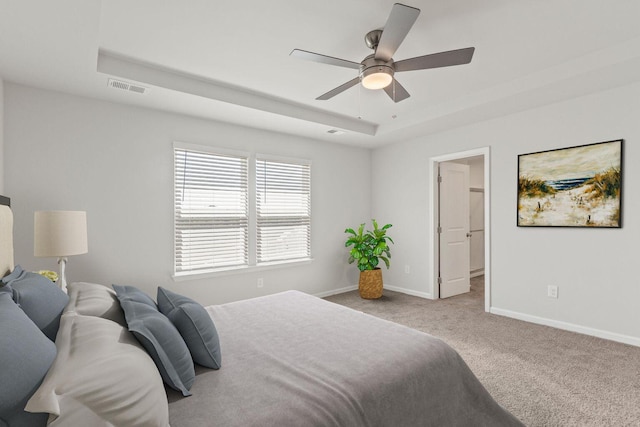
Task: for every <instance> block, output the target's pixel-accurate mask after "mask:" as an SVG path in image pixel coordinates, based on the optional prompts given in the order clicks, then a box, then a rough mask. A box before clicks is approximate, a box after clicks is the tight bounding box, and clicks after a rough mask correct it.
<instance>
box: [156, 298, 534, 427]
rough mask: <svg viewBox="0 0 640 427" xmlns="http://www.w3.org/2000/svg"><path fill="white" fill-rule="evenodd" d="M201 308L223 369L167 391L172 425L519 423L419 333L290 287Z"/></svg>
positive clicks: (437, 343)
mask: <svg viewBox="0 0 640 427" xmlns="http://www.w3.org/2000/svg"><path fill="white" fill-rule="evenodd" d="M207 310H208V311H209V313H210V314H211V316H212V318H213V319H214V322H215V324H216V327H217V329H218V333H219V335H220V343H221V348H222V355H223V360H222V368H221V369H220V370H219V371H213V370H208V369H204V368H200V367H197V369H196V374H197V376H196V381H195V384H194V386H193V388H192V389H191V391H192V393H193V396H191V397H187V398H183V397H182V396H181V395H179V394H178V393H176V392H174V391H172V390H168V391H167V393H168V396H169V413H170V423H171V426H172V427H182V426H198V427H201V426H242V427H248V426H261V427H268V426H278V427H286V426H292V427H293V426H295V427H302V426H323V427H324V426H348V427H356V426H393V427H401V426H492V427H494V426H519V425H522V424H521V423H520V422H519V421H518V420H517V419H516V418H515V417H513V416H512V415H511V414H510V413H508V412H507V411H506V410H504V409H503V408H501V407H500V406H499V405H498V404H497V403H496V402H495V401H494V400H493V399H492V398H491V396H490V395H489V393H488V392H487V391H486V390H485V388H484V387H483V386H482V385H481V384H480V382H479V381H478V379H477V378H476V377H475V376H474V375H473V373H472V372H471V371H470V370H469V368H468V367H467V365H466V364H465V363H464V361H463V360H462V359H461V358H460V356H459V355H458V354H457V353H456V352H455V351H454V350H453V349H452V348H451V347H449V346H448V345H447V344H445V343H444V342H442V341H441V340H439V339H437V338H434V337H432V336H430V335H427V334H424V333H422V332H419V331H416V330H413V329H410V328H407V327H404V326H401V325H397V324H395V323H391V322H387V321H384V320H381V319H378V318H375V317H372V316H369V315H366V314H363V313H361V312H358V311H354V310H351V309H349V308H345V307H342V306H339V305H336V304H333V303H330V302H327V301H324V300H321V299H319V298H316V297H312V296H309V295H306V294H303V293H300V292H295V291H290V292H284V293H281V294H277V295H272V296H267V297H262V298H256V299H252V300H247V301H239V302H234V303H229V304H223V305H219V306H211V307H207Z"/></svg>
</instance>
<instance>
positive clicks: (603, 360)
mask: <svg viewBox="0 0 640 427" xmlns="http://www.w3.org/2000/svg"><path fill="white" fill-rule="evenodd" d="M326 299H327V300H329V301H333V302H336V303H338V304H342V305H345V306H348V307H351V308H353V309H356V310H359V311H363V312H365V313H369V314H372V315H374V316H377V317H381V318H383V319H387V320H391V321H393V322H397V323H400V324H403V325H406V326H409V327H411V328H414V329H418V330H421V331H423V332H426V333H429V334H431V335H434V336H436V337H438V338H441V339H443V340H444V341H446V342H447V343H448V344H449V345H451V346H452V347H453V348H455V349H456V350H457V351H458V352H459V353H460V354H461V355H462V357H463V358H464V360H465V361H466V362H467V364H468V365H469V366H470V367H471V369H472V370H473V372H475V374H476V376H477V377H478V378H479V379H480V381H481V382H482V383H483V384H484V386H485V387H486V388H487V390H489V392H490V393H491V395H492V396H493V397H494V398H495V399H496V400H497V401H498V402H499V403H500V404H501V405H502V406H503V407H505V408H506V409H508V410H509V411H510V412H511V413H512V414H514V415H515V416H516V417H518V418H519V419H520V420H522V422H524V423H525V424H526V425H527V426H532V427H533V426H640V348H638V347H633V346H629V345H625V344H620V343H616V342H613V341H607V340H603V339H599V338H594V337H590V336H586V335H580V334H576V333H572V332H567V331H562V330H559V329H554V328H550V327H546V326H540V325H535V324H531V323H527V322H522V321H519V320H515V319H509V318H506V317H501V316H496V315H493V314H488V313H485V312H484V286H483V278H482V277H479V278H475V279H473V280H472V287H471V292H470V293H468V294H465V295H460V296H456V297H453V298H448V299H443V300H438V301H432V300H426V299H422V298H418V297H412V296H408V295H405V294H401V293H397V292H391V291H387V290H385V291H384V296H383V297H382V298H381V299H379V300H363V299H361V298H360V297H359V296H358V293H357V291H353V292H347V293H344V294H340V295H334V296H331V297H328V298H326Z"/></svg>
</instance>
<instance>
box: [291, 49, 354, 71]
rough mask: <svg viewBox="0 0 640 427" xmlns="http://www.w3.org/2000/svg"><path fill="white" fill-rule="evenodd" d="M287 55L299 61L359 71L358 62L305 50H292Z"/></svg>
mask: <svg viewBox="0 0 640 427" xmlns="http://www.w3.org/2000/svg"><path fill="white" fill-rule="evenodd" d="M289 55H290V56H295V57H296V58H300V59H306V60H307V61H314V62H321V63H323V64H329V65H337V66H338V67H346V68H352V69H354V70H359V69H360V63H358V62H353V61H347V60H346V59H340V58H334V57H333V56H327V55H321V54H319V53H313V52H307V51H306V50H300V49H293V50H292V51H291V53H290V54H289Z"/></svg>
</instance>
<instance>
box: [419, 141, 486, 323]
mask: <svg viewBox="0 0 640 427" xmlns="http://www.w3.org/2000/svg"><path fill="white" fill-rule="evenodd" d="M475 156H483V159H484V171H483V172H484V230H485V232H484V310H485V311H490V310H491V179H490V178H491V147H482V148H476V149H473V150H467V151H461V152H456V153H450V154H445V155H442V156H437V157H431V158H430V159H429V177H430V178H431V191H430V192H429V206H430V209H429V229H430V230H431V232H430V233H429V247H430V248H431V251H432V254H433V256H432V257H431V258H430V259H429V269H430V271H431V272H432V274H431V295H432V298H433V299H439V298H440V288H439V286H438V275H439V267H438V266H439V265H440V251H439V246H438V245H439V239H438V238H437V237H438V214H439V211H440V206H439V191H440V189H439V186H438V165H439V163H441V162H447V161H451V160H460V159H465V158H468V157H475Z"/></svg>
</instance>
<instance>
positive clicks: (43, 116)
mask: <svg viewBox="0 0 640 427" xmlns="http://www.w3.org/2000/svg"><path fill="white" fill-rule="evenodd" d="M5 105H6V108H5V155H6V158H5V161H4V167H5V178H6V180H5V190H6V194H7V195H9V196H11V197H12V198H13V207H14V213H15V230H14V234H15V251H16V252H15V254H16V263H18V264H21V265H22V266H23V267H24V268H26V269H43V268H47V269H52V270H57V265H56V263H55V260H54V259H50V258H34V257H33V213H34V211H36V210H55V209H61V210H86V211H87V216H88V229H89V230H88V231H89V253H88V254H86V255H80V256H75V257H72V258H70V260H69V263H68V266H67V268H68V271H67V274H68V281H69V282H71V281H90V282H96V283H102V284H106V285H110V284H112V283H118V284H131V285H136V286H139V287H141V288H142V289H144V290H145V291H147V292H149V293H151V294H152V295H153V296H154V297H155V290H156V286H158V285H161V286H164V287H167V288H170V289H174V290H176V291H178V292H181V293H183V294H186V295H189V296H191V297H193V298H196V299H198V300H199V301H201V302H202V303H204V304H213V303H221V302H226V301H231V300H237V299H242V298H248V297H254V296H258V295H262V294H268V293H274V292H277V291H281V290H287V289H299V290H302V291H306V292H309V293H312V294H323V293H329V292H333V291H335V290H336V289H341V288H344V287H347V286H352V285H354V284H355V283H357V269H356V268H355V267H353V266H350V265H348V264H347V263H346V259H347V252H346V249H345V248H344V238H345V235H344V229H345V227H347V226H354V224H359V223H360V222H362V221H363V220H366V219H367V218H369V214H370V211H371V203H370V187H369V182H368V180H365V181H364V182H363V181H362V179H361V178H362V176H368V175H369V173H370V172H369V171H370V164H371V152H370V150H365V149H361V148H354V147H347V146H342V145H334V144H327V143H320V142H316V141H312V140H308V139H304V138H297V137H293V136H288V135H284V134H277V133H271V132H265V131H260V130H254V129H249V128H242V127H237V126H233V125H229V124H224V123H218V122H212V121H207V120H200V119H195V118H190V117H186V116H179V115H173V114H168V113H163V112H159V111H155V110H149V109H142V108H137V107H130V106H125V105H117V104H112V103H107V102H101V101H96V100H91V99H87V98H81V97H76V96H72V95H66V94H61V93H57V92H50V91H45V90H39V89H34V88H29V87H25V86H19V85H15V84H5ZM176 140H177V141H182V142H190V143H195V144H204V145H211V146H215V147H223V148H231V149H238V150H245V151H257V152H259V153H268V154H273V155H282V156H288V157H297V158H304V159H309V160H311V161H312V182H311V185H312V192H313V193H312V224H311V226H312V256H313V258H314V260H313V261H312V262H311V263H309V264H302V265H296V266H292V267H280V268H275V269H271V270H261V271H250V272H243V273H236V274H226V275H217V276H215V277H211V278H206V279H198V280H186V281H180V282H174V280H173V279H172V276H171V274H172V269H173V148H172V143H173V141H176ZM259 277H260V278H264V288H261V289H258V288H257V278H259Z"/></svg>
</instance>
